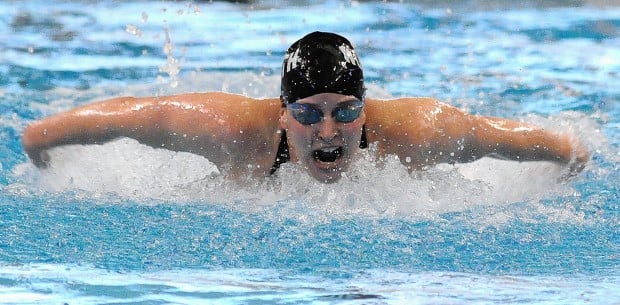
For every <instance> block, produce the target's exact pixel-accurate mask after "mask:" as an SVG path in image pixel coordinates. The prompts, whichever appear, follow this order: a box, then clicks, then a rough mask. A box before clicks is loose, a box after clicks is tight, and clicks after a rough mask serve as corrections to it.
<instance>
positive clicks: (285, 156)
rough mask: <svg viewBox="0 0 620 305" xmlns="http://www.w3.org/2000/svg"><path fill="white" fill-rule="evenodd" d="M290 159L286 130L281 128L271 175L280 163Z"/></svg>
mask: <svg viewBox="0 0 620 305" xmlns="http://www.w3.org/2000/svg"><path fill="white" fill-rule="evenodd" d="M290 159H291V155H290V154H289V151H288V141H287V140H286V131H284V130H282V135H281V136H280V144H278V152H277V153H276V160H275V161H274V163H273V166H272V167H271V173H270V174H271V175H273V173H275V172H276V170H278V168H280V165H281V164H282V163H286V162H288V161H289V160H290Z"/></svg>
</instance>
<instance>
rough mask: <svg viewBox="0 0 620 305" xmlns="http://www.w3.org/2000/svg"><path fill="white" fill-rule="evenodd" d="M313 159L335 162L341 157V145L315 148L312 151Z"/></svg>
mask: <svg viewBox="0 0 620 305" xmlns="http://www.w3.org/2000/svg"><path fill="white" fill-rule="evenodd" d="M312 156H313V157H314V160H317V161H320V162H324V163H329V162H335V161H336V160H338V159H340V157H342V147H326V148H321V149H317V150H315V151H314V152H313V153H312Z"/></svg>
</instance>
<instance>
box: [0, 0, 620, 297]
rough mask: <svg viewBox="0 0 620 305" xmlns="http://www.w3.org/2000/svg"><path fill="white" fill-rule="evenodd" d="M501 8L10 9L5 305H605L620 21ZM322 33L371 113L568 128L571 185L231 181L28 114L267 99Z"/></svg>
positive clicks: (615, 182)
mask: <svg viewBox="0 0 620 305" xmlns="http://www.w3.org/2000/svg"><path fill="white" fill-rule="evenodd" d="M573 5H574V6H572V7H568V6H562V5H554V3H551V2H546V6H544V7H543V6H535V5H529V4H527V3H526V4H520V5H516V6H507V5H505V4H502V2H498V3H493V2H485V3H482V2H475V1H474V2H464V3H462V4H459V5H452V4H449V3H441V2H440V3H438V4H432V5H431V4H428V3H426V2H421V3H414V4H387V3H383V2H362V3H358V2H353V3H348V2H346V3H340V2H335V1H326V2H321V3H318V4H308V3H295V4H292V5H290V6H282V7H279V6H276V7H274V6H272V5H268V4H261V3H258V4H254V5H240V4H226V3H201V4H190V3H183V2H148V3H146V2H138V1H134V2H122V3H113V4H112V3H108V2H104V3H88V4H82V3H77V2H76V3H72V2H65V3H60V4H55V5H53V6H49V5H48V3H47V2H43V1H41V2H38V1H29V2H26V3H22V2H7V3H0V12H1V13H0V23H1V24H2V26H0V37H2V38H3V39H0V46H1V47H0V52H1V54H2V55H1V56H0V72H1V73H0V115H1V116H0V128H1V129H0V190H1V194H0V237H1V238H0V303H1V304H4V303H6V304H32V303H46V304H47V303H49V304H62V303H68V304H102V303H135V304H206V303H208V304H248V303H251V304H300V303H301V304H416V303H418V304H462V303H476V304H514V303H518V304H541V303H544V304H571V303H572V304H584V303H589V304H618V302H620V269H619V268H618V266H619V263H620V246H619V245H620V233H619V232H620V230H619V229H620V225H619V219H620V213H619V210H620V209H619V205H620V199H619V198H618V192H619V189H620V175H619V171H618V169H619V167H620V163H619V162H618V160H619V157H620V155H619V153H618V151H619V150H618V147H619V144H620V141H619V139H620V137H619V135H620V132H619V128H620V124H619V122H620V121H619V119H618V118H619V117H620V86H618V85H617V84H618V83H620V38H619V37H620V9H618V8H616V7H613V6H611V7H600V6H595V5H592V4H579V3H573ZM314 30H324V31H335V32H339V33H341V34H343V35H345V36H347V37H348V38H350V40H351V41H352V42H353V43H354V44H355V46H356V47H357V49H358V52H359V53H360V57H361V60H362V63H363V65H364V69H365V74H366V77H367V82H368V85H367V86H368V96H372V97H381V98H387V97H398V96H434V97H436V98H439V99H441V100H444V101H446V102H448V103H450V104H453V105H456V106H459V107H461V108H464V109H466V110H467V111H469V112H472V113H478V114H483V115H494V116H502V117H511V118H515V119H517V120H523V121H526V122H531V123H535V124H539V125H541V126H544V127H545V128H548V129H550V130H554V131H559V132H568V133H571V134H573V135H574V136H575V137H577V138H579V139H581V141H583V142H584V143H586V145H587V146H588V147H589V148H590V149H591V152H592V160H591V161H590V163H589V164H588V166H587V168H586V169H585V171H584V172H583V173H581V174H580V175H579V176H577V177H574V178H572V179H571V180H568V181H566V180H563V179H561V177H562V176H564V175H565V174H566V168H563V167H562V166H559V165H556V164H552V163H545V162H532V163H515V162H507V161H502V160H496V159H482V160H480V161H477V162H474V163H471V164H463V165H457V166H453V165H441V166H437V167H435V168H431V169H429V170H427V171H423V172H419V173H414V174H409V173H407V171H406V170H405V169H404V168H403V167H402V166H401V165H400V162H399V161H398V160H396V159H393V158H391V159H388V160H386V162H385V163H383V164H380V165H377V164H374V163H372V162H369V160H368V155H366V154H365V153H363V154H361V155H360V156H359V160H358V162H357V164H356V166H355V169H354V170H352V171H351V172H349V173H347V175H346V176H345V177H344V178H343V179H342V180H341V181H340V182H339V183H337V184H333V185H323V184H320V183H317V182H315V181H314V180H313V179H312V178H310V177H309V176H307V175H306V174H305V173H304V172H303V171H302V170H300V169H298V168H296V166H295V165H292V164H285V165H284V166H283V167H282V168H281V169H280V170H279V172H278V174H277V175H276V176H274V177H271V178H269V179H267V180H264V181H254V180H249V181H248V182H247V183H246V184H245V185H234V184H231V183H229V182H228V181H226V179H224V178H222V177H220V176H218V172H217V169H216V168H214V167H213V165H212V164H211V163H210V162H209V161H208V160H205V159H204V158H201V157H198V156H195V155H191V154H187V153H173V152H169V151H166V150H161V149H154V148H150V147H146V146H143V145H140V144H139V143H137V142H136V141H134V140H129V139H119V140H116V141H113V142H111V143H108V144H106V145H100V146H68V147H62V148H58V149H54V150H52V151H51V152H50V154H51V158H52V160H53V162H52V164H51V167H50V168H49V169H46V170H39V169H36V168H35V167H34V166H33V165H31V164H30V163H29V162H28V160H27V158H26V156H25V154H24V152H23V150H22V148H21V143H20V135H21V134H22V131H23V129H24V127H25V126H26V125H27V124H28V123H29V122H31V121H33V120H36V119H38V118H41V117H44V116H46V115H50V114H53V113H57V112H60V111H63V110H67V109H70V108H72V107H75V106H78V105H83V104H85V103H88V102H91V101H95V100H102V99H105V98H109V97H113V96H122V95H134V96H148V95H164V94H173V93H178V92H187V91H213V90H218V91H220V90H221V91H227V92H234V93H242V94H246V95H250V96H254V97H273V96H278V95H279V73H280V71H279V70H280V64H281V60H282V56H283V54H284V50H285V49H286V48H287V46H288V45H289V44H290V43H292V42H293V41H294V40H296V39H298V38H299V37H301V36H303V35H304V34H305V33H307V32H310V31H314Z"/></svg>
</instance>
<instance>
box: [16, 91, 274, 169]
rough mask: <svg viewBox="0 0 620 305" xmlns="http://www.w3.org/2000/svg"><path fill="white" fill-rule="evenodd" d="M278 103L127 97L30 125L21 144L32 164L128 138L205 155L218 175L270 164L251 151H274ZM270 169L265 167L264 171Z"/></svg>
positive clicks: (214, 96) (198, 96)
mask: <svg viewBox="0 0 620 305" xmlns="http://www.w3.org/2000/svg"><path fill="white" fill-rule="evenodd" d="M278 111H279V102H278V101H277V100H254V99H250V98H246V97H243V96H239V95H233V94H226V93H219V92H218V93H216V92H214V93H194V94H183V95H177V96H168V97H159V98H150V97H148V98H132V97H123V98H115V99H110V100H106V101H103V102H98V103H93V104H89V105H86V106H82V107H79V108H76V109H73V110H70V111H67V112H63V113H59V114H56V115H53V116H50V117H48V118H45V119H42V120H40V121H37V122H34V123H32V124H31V125H29V126H28V127H27V128H26V130H25V131H24V135H23V138H22V143H23V146H24V149H25V151H26V153H27V154H28V156H29V157H30V159H31V160H32V161H33V163H34V164H35V165H37V166H39V167H43V166H45V165H46V163H47V161H48V160H47V154H46V150H48V149H50V148H53V147H56V146H61V145H68V144H100V143H104V142H107V141H109V140H112V139H115V138H118V137H129V138H133V139H136V140H138V141H139V142H141V143H143V144H146V145H149V146H152V147H158V148H166V149H170V150H174V151H186V152H191V153H195V154H198V155H202V156H204V157H206V158H207V159H209V160H210V161H212V162H214V163H215V164H216V165H217V166H218V167H219V168H220V169H222V166H224V167H228V168H230V169H235V168H245V169H246V171H247V168H248V167H247V165H248V164H254V165H256V164H262V163H265V164H268V163H269V162H273V157H272V156H269V158H270V160H269V162H267V161H266V160H267V158H265V160H262V159H260V158H259V157H257V156H260V154H253V153H252V151H255V150H262V151H267V152H270V151H271V150H273V148H272V147H273V146H275V145H277V143H276V144H273V143H272V142H274V140H273V139H275V133H276V131H277V118H278V113H279V112H278ZM265 167H267V166H265Z"/></svg>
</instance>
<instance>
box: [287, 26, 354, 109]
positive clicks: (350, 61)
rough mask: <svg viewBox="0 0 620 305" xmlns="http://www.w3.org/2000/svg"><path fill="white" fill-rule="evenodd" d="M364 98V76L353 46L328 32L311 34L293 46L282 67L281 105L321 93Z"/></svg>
mask: <svg viewBox="0 0 620 305" xmlns="http://www.w3.org/2000/svg"><path fill="white" fill-rule="evenodd" d="M325 92H331V93H340V94H344V95H353V96H355V97H357V98H358V99H360V100H363V98H364V73H363V72H362V66H361V64H360V61H359V59H358V58H357V54H356V53H355V50H354V49H353V46H352V45H351V43H350V42H349V41H348V40H347V39H346V38H344V37H342V36H340V35H337V34H333V33H325V32H314V33H310V34H308V35H306V36H304V37H303V38H301V39H300V40H298V41H296V42H295V43H293V44H292V45H291V46H290V47H289V49H288V51H286V55H285V56H284V63H283V64H282V83H281V95H280V100H281V101H282V104H284V105H285V104H287V103H294V102H296V101H297V100H298V99H302V98H305V97H308V96H312V95H315V94H318V93H325Z"/></svg>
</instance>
